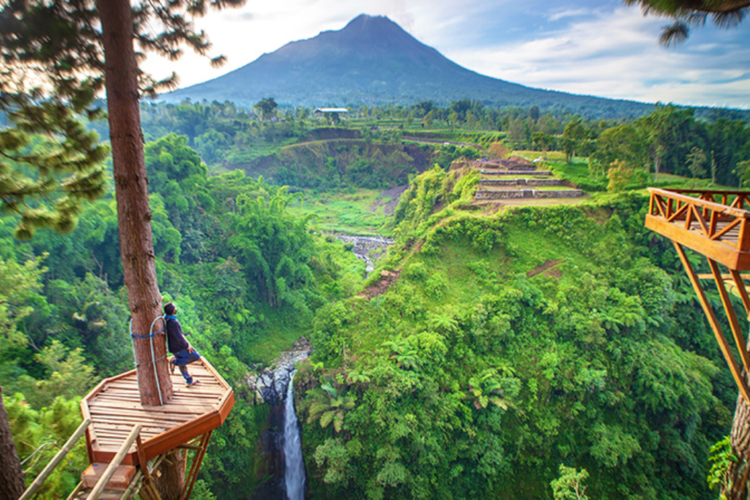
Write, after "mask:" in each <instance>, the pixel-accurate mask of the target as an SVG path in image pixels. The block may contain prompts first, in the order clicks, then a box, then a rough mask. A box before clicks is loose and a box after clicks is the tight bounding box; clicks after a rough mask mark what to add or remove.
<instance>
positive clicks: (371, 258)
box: [336, 234, 394, 274]
mask: <svg viewBox="0 0 750 500" xmlns="http://www.w3.org/2000/svg"><path fill="white" fill-rule="evenodd" d="M336 238H338V239H340V240H341V241H343V242H345V243H352V244H353V245H354V246H353V247H352V252H354V255H356V256H357V258H358V259H362V260H364V261H365V270H366V271H367V274H370V273H371V272H372V270H373V269H375V262H377V260H378V259H379V258H380V257H382V256H383V255H385V253H386V252H387V251H388V247H389V246H391V245H393V242H394V240H392V239H391V238H382V237H379V236H351V235H348V234H338V235H336Z"/></svg>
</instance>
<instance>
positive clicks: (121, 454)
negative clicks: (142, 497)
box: [88, 424, 141, 500]
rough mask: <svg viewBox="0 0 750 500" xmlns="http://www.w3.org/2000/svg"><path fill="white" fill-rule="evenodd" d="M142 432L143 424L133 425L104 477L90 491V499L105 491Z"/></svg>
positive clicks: (96, 499) (93, 499) (94, 499)
mask: <svg viewBox="0 0 750 500" xmlns="http://www.w3.org/2000/svg"><path fill="white" fill-rule="evenodd" d="M140 432H141V424H136V425H135V427H133V430H131V431H130V434H128V437H127V438H125V442H124V443H122V446H121V447H120V449H119V450H118V451H117V454H116V455H115V458H113V459H112V462H110V464H109V466H108V467H107V470H105V471H104V474H102V477H100V478H99V481H97V483H96V485H95V486H94V489H93V490H91V493H89V497H88V500H98V498H99V496H100V495H101V494H102V493H103V492H104V488H106V487H107V484H109V480H110V479H112V476H114V474H115V471H116V470H117V468H118V467H119V466H120V463H122V459H123V458H125V455H127V454H128V450H130V447H131V446H133V443H134V442H135V439H136V438H137V437H138V434H140Z"/></svg>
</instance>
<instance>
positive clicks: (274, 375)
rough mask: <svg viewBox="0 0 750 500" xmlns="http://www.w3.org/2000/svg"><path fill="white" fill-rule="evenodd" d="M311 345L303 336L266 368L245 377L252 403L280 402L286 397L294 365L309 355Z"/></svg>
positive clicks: (274, 403)
mask: <svg viewBox="0 0 750 500" xmlns="http://www.w3.org/2000/svg"><path fill="white" fill-rule="evenodd" d="M311 353H312V347H311V346H310V341H309V340H307V339H306V338H305V337H300V338H299V340H297V341H295V342H294V344H292V348H291V349H289V350H286V351H284V352H282V353H281V354H279V357H278V358H276V361H274V363H273V364H272V365H271V366H270V367H267V368H262V369H257V371H255V372H251V373H249V374H248V375H247V377H245V381H246V382H247V385H248V388H249V389H250V393H251V394H253V398H252V399H253V404H261V403H268V404H271V405H279V404H282V403H283V402H284V400H285V398H286V393H287V387H288V386H289V380H290V378H291V373H292V371H294V365H295V364H296V363H297V362H298V361H302V360H303V359H305V358H307V357H309V356H310V354H311Z"/></svg>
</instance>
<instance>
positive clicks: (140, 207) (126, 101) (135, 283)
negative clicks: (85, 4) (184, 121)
mask: <svg viewBox="0 0 750 500" xmlns="http://www.w3.org/2000/svg"><path fill="white" fill-rule="evenodd" d="M97 6H98V9H99V16H100V18H101V22H102V32H103V40H104V57H105V60H106V63H105V70H104V75H105V80H106V88H107V106H108V109H109V137H110V140H111V142H112V163H113V167H114V176H115V195H116V197H117V221H118V226H119V231H120V256H121V258H122V270H123V275H124V281H125V287H126V288H127V290H128V305H129V307H130V313H131V315H132V320H133V333H134V334H135V335H144V336H145V335H148V334H149V329H150V327H151V323H152V322H153V321H154V319H155V318H157V317H158V316H160V315H161V294H160V293H159V287H158V284H157V282H156V267H155V265H154V244H153V240H152V237H151V209H150V208H149V203H148V178H147V177H146V163H145V160H144V154H143V132H142V131H141V116H140V108H139V105H138V104H139V97H138V64H137V62H136V59H135V50H134V48H133V25H132V18H131V11H130V2H129V1H128V0H99V1H98V3H97ZM162 326H163V325H162V324H161V321H159V322H157V326H156V328H157V329H161V327H162ZM134 340H135V358H136V363H137V364H138V366H137V370H138V388H139V390H140V394H141V403H142V404H144V405H150V406H154V405H159V404H161V402H162V401H163V402H167V401H169V399H170V398H171V397H172V382H171V379H170V377H169V373H168V366H167V359H166V355H167V347H166V343H165V342H164V337H163V336H157V337H155V338H154V343H153V346H154V354H155V358H156V371H157V373H158V383H157V379H156V377H155V375H154V365H153V364H152V361H153V358H152V354H151V342H150V339H148V338H140V339H139V338H136V339H134ZM160 390H161V398H160V396H159V392H160Z"/></svg>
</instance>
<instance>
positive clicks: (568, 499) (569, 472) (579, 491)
mask: <svg viewBox="0 0 750 500" xmlns="http://www.w3.org/2000/svg"><path fill="white" fill-rule="evenodd" d="M588 477H589V473H588V471H586V469H581V471H580V472H579V471H578V469H575V468H573V467H566V466H565V465H560V475H559V476H558V478H557V479H555V480H553V481H552V483H550V486H552V495H553V497H554V499H555V500H588V498H589V497H587V496H586V487H585V486H584V485H583V482H584V481H585V480H586V479H588Z"/></svg>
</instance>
